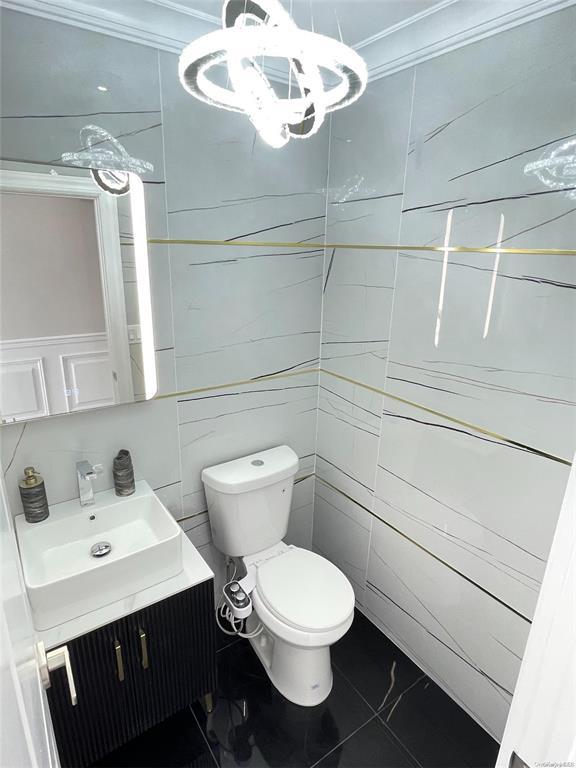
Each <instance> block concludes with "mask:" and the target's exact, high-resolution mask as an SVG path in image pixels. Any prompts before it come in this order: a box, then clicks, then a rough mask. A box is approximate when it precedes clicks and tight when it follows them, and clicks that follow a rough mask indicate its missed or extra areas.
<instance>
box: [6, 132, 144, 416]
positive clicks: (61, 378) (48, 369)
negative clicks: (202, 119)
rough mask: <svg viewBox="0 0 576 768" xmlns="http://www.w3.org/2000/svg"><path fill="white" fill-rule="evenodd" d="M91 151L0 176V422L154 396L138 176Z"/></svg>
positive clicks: (106, 155) (129, 167)
mask: <svg viewBox="0 0 576 768" xmlns="http://www.w3.org/2000/svg"><path fill="white" fill-rule="evenodd" d="M97 138H98V137H97ZM98 141H99V142H100V144H101V145H103V144H104V143H105V142H104V141H103V140H102V137H99V138H98ZM83 146H85V147H86V144H84V145H83ZM88 149H90V147H88ZM98 150H100V152H99V153H98ZM92 152H93V156H92V158H90V157H89V156H86V155H85V156H81V154H82V153H77V155H76V158H77V162H76V163H73V162H70V161H69V162H70V164H71V165H72V164H78V165H79V164H80V163H82V162H88V161H90V162H91V168H90V169H88V168H83V169H81V170H80V169H76V168H72V167H63V168H58V169H57V171H56V170H55V169H54V168H53V167H48V166H46V167H45V168H42V167H41V166H38V165H35V166H34V171H33V172H27V171H12V170H2V171H0V205H1V215H2V234H1V240H0V245H1V250H0V268H1V282H0V339H1V341H0V412H1V417H2V422H3V423H12V422H16V421H22V420H29V419H32V418H40V417H44V416H50V415H54V414H61V413H70V412H75V411H81V410H86V409H91V408H98V407H103V406H109V405H115V404H119V403H127V402H132V401H134V400H142V399H149V398H150V397H153V396H154V394H155V392H156V371H155V364H154V339H153V331H152V316H151V300H150V282H149V276H148V254H147V246H146V240H147V236H146V220H145V212H144V191H143V185H142V181H141V180H140V178H139V176H138V175H137V174H136V173H135V172H134V170H136V169H135V168H134V167H133V165H131V164H130V162H127V163H126V165H125V166H124V169H125V170H123V169H122V166H121V165H118V164H115V163H114V158H113V157H112V156H111V153H110V152H109V151H108V150H106V148H105V147H103V146H100V147H94V146H93V147H92ZM123 160H124V161H126V160H128V161H130V160H133V159H132V158H129V157H128V156H126V157H125V158H123ZM148 165H149V164H148ZM138 170H141V171H144V172H145V171H146V168H145V167H140V168H139V169H138Z"/></svg>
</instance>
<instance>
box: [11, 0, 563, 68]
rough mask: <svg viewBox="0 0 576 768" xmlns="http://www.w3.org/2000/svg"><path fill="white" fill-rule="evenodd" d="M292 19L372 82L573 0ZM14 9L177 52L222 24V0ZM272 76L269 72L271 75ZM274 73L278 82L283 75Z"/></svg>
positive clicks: (460, 0)
mask: <svg viewBox="0 0 576 768" xmlns="http://www.w3.org/2000/svg"><path fill="white" fill-rule="evenodd" d="M282 3H283V5H284V7H285V8H286V9H287V10H289V11H290V10H291V12H292V16H293V18H294V19H295V21H296V22H297V24H298V25H299V26H300V27H302V28H305V29H311V28H312V27H313V28H314V30H315V31H316V32H321V33H324V34H326V35H330V36H332V37H336V38H339V37H340V34H341V36H342V39H343V41H344V42H345V43H346V44H348V45H351V46H352V47H353V48H355V49H356V50H358V51H359V52H360V53H361V55H362V56H363V58H364V59H365V61H366V64H367V66H368V71H369V74H370V77H371V78H372V79H374V78H377V77H383V76H385V75H388V74H392V73H393V72H398V71H400V70H401V69H405V68H406V67H408V66H412V65H414V64H417V63H419V62H421V61H425V60H426V59H429V58H433V57H434V56H438V55H440V54H442V53H445V52H447V51H450V50H454V49H455V48H458V47H460V46H462V45H466V44H467V43H470V42H473V41H474V40H479V39H481V38H483V37H487V36H488V35H492V34H495V33H497V32H500V31H502V30H504V29H510V28H511V27H513V26H516V25H518V24H523V23H525V22H527V21H530V20H532V19H535V18H538V17H539V16H542V15H544V14H546V13H551V12H552V11H556V10H560V9H561V8H564V7H567V6H568V5H573V4H575V3H576V0H282ZM2 5H3V6H4V7H6V8H11V9H13V10H18V11H23V12H25V13H32V14H35V15H38V16H42V17H43V18H49V19H54V20H57V21H61V22H64V23H67V24H72V25H75V26H79V27H83V28H85V29H92V30H95V31H98V32H104V33H106V34H110V35H114V36H116V37H121V38H123V39H126V40H132V41H134V42H139V43H143V44H145V45H151V46H154V47H157V48H160V49H162V50H168V51H172V52H174V53H180V51H181V50H182V48H183V47H184V46H185V45H186V44H187V43H188V42H190V41H191V40H193V39H194V38H196V37H198V36H200V35H202V34H205V33H207V32H211V31H213V30H215V29H217V28H218V27H219V26H220V13H221V8H222V0H2ZM272 74H273V73H272ZM278 76H279V78H280V79H282V74H281V73H280V72H279V73H278Z"/></svg>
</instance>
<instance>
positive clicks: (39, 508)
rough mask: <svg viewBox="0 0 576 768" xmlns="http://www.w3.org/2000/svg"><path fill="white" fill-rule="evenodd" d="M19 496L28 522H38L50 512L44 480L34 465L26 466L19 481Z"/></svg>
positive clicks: (44, 518)
mask: <svg viewBox="0 0 576 768" xmlns="http://www.w3.org/2000/svg"><path fill="white" fill-rule="evenodd" d="M18 485H19V488H20V498H21V499H22V507H23V508H24V515H25V516H26V520H27V521H28V522H29V523H40V522H42V520H46V518H47V517H48V515H49V514H50V510H49V509H48V499H47V498H46V486H45V485H44V480H43V479H42V477H41V476H40V474H39V473H38V472H36V470H35V469H34V467H26V469H25V470H24V478H23V479H22V480H20V482H19V484H18Z"/></svg>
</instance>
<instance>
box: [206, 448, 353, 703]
mask: <svg viewBox="0 0 576 768" xmlns="http://www.w3.org/2000/svg"><path fill="white" fill-rule="evenodd" d="M297 470H298V457H297V456H296V454H295V453H294V451H292V449H291V448H289V447H288V446H286V445H284V446H279V447H278V448H272V449H271V450H267V451H262V452H260V453H257V454H252V455H250V456H245V457H243V458H240V459H235V460H234V461H229V462H226V463H224V464H219V465H217V466H214V467H208V468H207V469H205V470H204V471H203V472H202V481H203V483H204V487H205V490H206V499H207V502H208V516H209V519H210V526H211V530H212V538H213V541H214V545H215V546H216V547H217V548H218V549H219V550H220V551H221V552H223V553H224V554H225V555H228V556H230V557H235V558H238V559H239V560H241V562H242V564H243V566H244V569H245V570H246V573H247V574H248V575H249V578H248V577H247V578H248V581H249V582H250V584H251V587H250V590H251V592H250V598H251V600H252V606H253V611H252V614H251V615H250V616H249V617H248V619H247V620H246V628H245V629H246V632H245V634H248V635H252V637H250V643H251V644H252V647H253V648H254V650H255V652H256V654H257V655H258V658H259V659H260V661H261V662H262V664H263V666H264V668H265V670H266V672H267V674H268V676H269V678H270V680H271V681H272V683H273V685H274V686H275V687H276V688H277V689H278V690H279V691H280V693H281V694H283V695H284V696H285V697H286V698H287V699H288V700H289V701H291V702H293V703H295V704H300V705H302V706H314V705H316V704H320V703H321V702H322V701H324V699H326V697H327V696H328V695H329V693H330V691H331V689H332V669H331V666H330V646H331V645H332V644H333V643H335V642H336V641H337V640H339V639H340V638H341V637H342V636H343V635H344V634H345V633H346V632H347V631H348V629H349V627H350V625H351V624H352V620H353V615H354V591H353V589H352V586H351V584H350V582H349V581H348V579H347V578H346V576H345V575H344V574H343V573H342V571H340V569H339V568H337V567H336V566H335V565H334V564H333V563H331V562H329V561H328V560H326V558H324V557H322V556H321V555H318V554H316V553H314V552H310V551H309V550H306V549H301V548H299V547H294V546H291V545H289V544H286V543H285V542H284V540H283V539H284V536H285V535H286V531H287V529H288V520H289V515H290V504H291V500H292V489H293V485H294V478H295V476H296V472H297Z"/></svg>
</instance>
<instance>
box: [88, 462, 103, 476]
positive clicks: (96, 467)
mask: <svg viewBox="0 0 576 768" xmlns="http://www.w3.org/2000/svg"><path fill="white" fill-rule="evenodd" d="M102 472H104V467H103V465H102V464H93V465H92V472H91V475H92V477H95V476H96V475H101V474H102Z"/></svg>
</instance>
